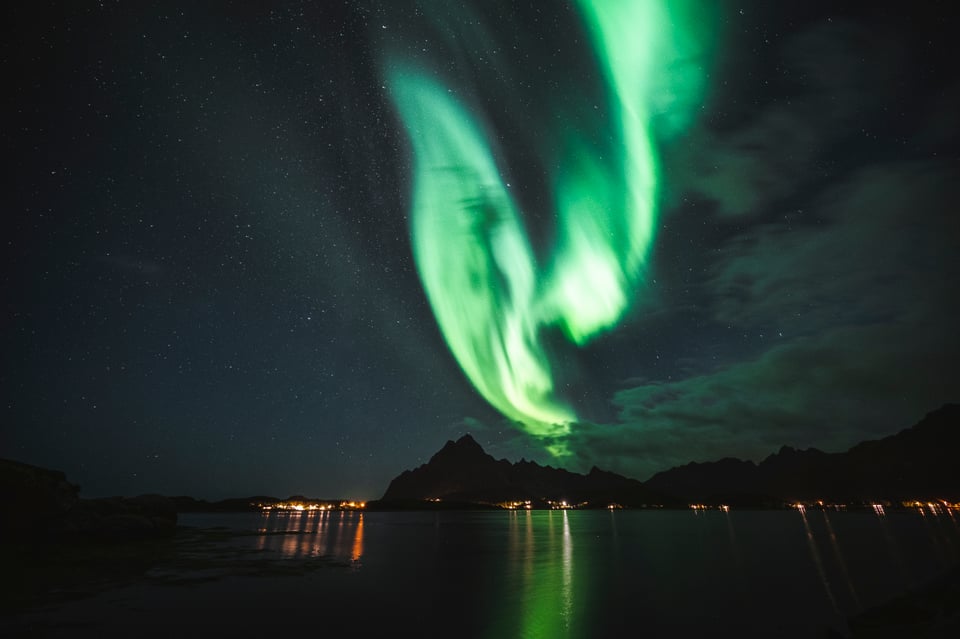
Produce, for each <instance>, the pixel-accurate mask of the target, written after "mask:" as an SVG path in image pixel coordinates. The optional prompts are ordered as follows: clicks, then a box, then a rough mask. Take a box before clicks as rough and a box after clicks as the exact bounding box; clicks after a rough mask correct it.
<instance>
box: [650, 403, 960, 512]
mask: <svg viewBox="0 0 960 639" xmlns="http://www.w3.org/2000/svg"><path fill="white" fill-rule="evenodd" d="M958 450H960V404H946V405H944V406H942V407H941V408H939V409H937V410H935V411H933V412H931V413H929V414H927V416H926V417H924V418H923V419H922V420H921V421H920V422H919V423H917V424H916V425H914V426H911V427H910V428H907V429H904V430H902V431H900V432H899V433H897V434H895V435H891V436H889V437H885V438H883V439H880V440H875V441H865V442H862V443H860V444H857V445H856V446H854V447H853V448H851V449H849V450H847V451H846V452H842V453H825V452H823V451H820V450H817V449H816V448H809V449H807V450H796V449H794V448H790V447H789V446H784V447H783V448H781V449H780V450H779V451H778V452H777V453H774V454H773V455H770V456H769V457H767V458H766V459H764V460H763V461H761V462H760V463H759V464H755V463H753V462H751V461H741V460H739V459H730V458H728V459H722V460H720V461H716V462H707V463H696V462H693V463H690V464H686V465H684V466H678V467H675V468H671V469H670V470H667V471H664V472H661V473H657V474H656V475H654V476H653V477H651V478H650V479H649V480H648V481H647V482H646V483H645V485H646V486H647V488H650V489H653V490H656V491H661V492H664V493H668V494H672V495H678V496H682V497H684V498H685V499H687V500H691V501H705V502H717V501H721V502H724V503H736V502H737V501H741V502H750V503H753V504H755V505H770V504H772V503H773V502H775V501H777V500H787V501H790V500H819V499H822V500H830V501H845V502H846V501H870V500H880V501H882V500H894V501H900V500H908V499H930V498H943V499H951V500H956V499H957V498H960V464H958V460H957V451H958Z"/></svg>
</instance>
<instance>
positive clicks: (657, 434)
mask: <svg viewBox="0 0 960 639" xmlns="http://www.w3.org/2000/svg"><path fill="white" fill-rule="evenodd" d="M939 337H940V336H938V335H934V334H932V333H929V332H925V331H924V330H923V326H922V325H916V324H914V325H911V324H907V323H894V324H879V325H872V326H867V327H849V328H844V329H837V330H834V331H831V332H829V333H827V334H825V335H822V336H817V337H808V338H800V339H798V340H795V341H793V342H791V343H788V344H784V345H782V346H777V347H775V348H772V349H770V350H769V351H767V352H765V353H763V354H762V355H761V356H759V357H757V358H756V359H753V360H750V361H745V362H739V363H735V364H731V365H729V366H726V367H724V368H722V369H721V370H718V371H716V372H713V373H709V374H704V375H700V376H695V377H690V378H687V379H683V380H679V381H676V382H666V383H653V384H646V385H643V386H637V387H634V388H629V389H625V390H622V391H620V392H618V393H616V395H615V396H614V398H613V402H614V404H615V405H616V407H617V409H618V411H619V414H618V420H617V422H616V423H614V424H578V425H576V427H575V428H574V430H573V433H572V434H571V436H570V440H569V441H570V447H571V449H573V450H575V451H576V454H577V457H578V459H579V461H580V462H581V465H589V464H597V465H599V466H601V467H605V468H611V469H614V470H617V471H619V472H622V473H624V474H627V475H632V476H635V477H638V478H641V479H645V478H646V477H648V476H649V475H650V474H652V473H654V472H656V471H658V470H663V469H665V468H669V467H671V466H674V465H677V464H682V463H686V462H688V461H692V460H693V461H710V460H715V459H719V458H722V457H726V456H736V457H740V458H746V459H754V460H759V459H762V458H763V457H765V456H767V455H769V454H770V453H772V452H774V451H776V450H777V449H779V448H780V446H782V445H792V446H795V447H799V448H806V447H809V446H815V447H818V448H821V449H824V450H828V451H839V450H845V449H846V448H847V447H849V446H850V445H852V444H855V443H857V442H859V441H862V440H864V439H875V438H878V437H883V436H886V435H888V434H890V433H892V432H895V431H896V430H899V429H901V428H905V427H907V426H909V425H911V424H913V423H914V422H916V421H917V420H918V419H919V418H920V417H922V416H923V414H924V413H925V412H927V411H928V410H930V409H932V408H935V407H937V406H938V405H939V404H940V403H942V402H944V401H945V398H950V397H953V398H955V397H957V395H958V391H960V384H958V382H957V379H956V375H955V374H954V370H955V362H956V356H957V352H956V348H954V349H952V350H951V349H948V348H944V344H943V343H942V342H941V340H940V339H939Z"/></svg>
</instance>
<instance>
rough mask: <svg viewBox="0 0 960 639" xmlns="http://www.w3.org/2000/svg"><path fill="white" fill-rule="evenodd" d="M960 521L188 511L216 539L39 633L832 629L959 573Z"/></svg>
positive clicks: (801, 515) (917, 515)
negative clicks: (951, 572)
mask: <svg viewBox="0 0 960 639" xmlns="http://www.w3.org/2000/svg"><path fill="white" fill-rule="evenodd" d="M956 516H957V515H956V514H953V513H950V512H949V511H940V512H939V513H934V512H931V511H929V510H925V511H919V510H910V511H894V512H888V513H887V514H886V515H882V516H881V515H879V514H877V513H874V512H872V511H849V512H837V511H820V510H807V511H806V512H799V511H793V510H788V511H736V510H734V511H731V512H722V511H719V510H712V511H705V512H696V511H680V510H649V511H572V510H571V511H532V512H531V511H509V512H438V513H430V512H402V513H400V512H394V513H387V512H369V513H360V512H336V511H335V512H302V513H289V512H273V513H270V514H257V513H245V514H216V515H185V516H183V517H182V518H181V523H182V524H183V525H185V526H193V527H196V528H195V529H194V530H195V531H198V532H200V533H204V532H207V533H209V532H211V531H212V532H213V533H215V534H213V536H207V537H201V538H200V541H196V539H194V541H189V540H187V541H185V542H184V543H183V544H181V546H180V550H179V551H178V552H179V556H174V557H172V558H170V559H168V560H166V563H164V562H161V563H160V564H159V565H157V566H156V567H155V568H154V569H152V570H151V572H149V573H148V574H147V575H146V576H145V577H144V578H143V579H141V580H140V581H137V582H135V583H132V584H128V585H125V586H123V587H120V588H115V589H112V590H109V591H106V592H102V593H100V594H98V595H96V596H94V597H92V598H89V599H86V600H81V601H76V602H71V603H68V604H65V605H62V606H61V607H59V608H58V609H57V610H55V611H47V612H46V613H45V617H44V619H43V622H42V624H41V625H42V627H43V629H44V630H45V631H46V634H49V635H58V634H60V635H63V636H66V635H70V636H77V635H78V634H80V635H82V634H84V633H89V635H90V636H94V635H96V636H104V635H111V636H112V635H119V634H124V633H126V632H129V631H131V628H132V627H135V626H140V628H141V630H144V631H145V632H146V633H147V634H149V633H150V632H153V633H156V635H157V636H163V635H169V634H171V633H179V632H183V631H184V627H186V628H187V629H189V630H190V631H191V633H196V632H212V633H215V634H233V635H235V636H249V635H253V634H258V633H261V632H266V633H268V634H269V633H271V632H275V631H277V630H279V629H289V630H297V629H303V630H309V629H311V628H312V629H315V630H318V631H319V630H322V629H327V630H329V629H332V628H340V629H343V630H345V631H349V632H350V633H351V635H352V636H385V635H386V634H397V633H399V634H404V632H401V631H411V632H415V633H416V634H417V635H419V636H438V637H440V636H442V637H454V636H456V637H491V638H492V637H498V638H499V637H619V636H634V635H643V636H646V637H685V636H739V637H770V636H777V637H822V636H824V635H825V632H826V630H827V629H828V628H833V629H835V630H838V631H840V632H841V633H843V632H845V630H846V623H845V619H846V617H847V616H848V615H851V614H855V613H857V612H859V611H861V610H864V609H865V608H868V607H871V606H874V605H877V604H879V603H882V602H884V601H886V600H888V599H890V598H891V597H894V596H897V595H900V594H903V593H904V592H906V591H908V590H910V589H914V588H917V587H919V586H921V585H922V584H923V583H924V582H926V581H928V580H929V579H931V578H933V577H935V576H936V575H937V574H939V573H940V572H942V571H943V570H945V569H947V568H949V567H951V566H954V565H956V564H957V562H958V560H960V528H958V523H960V522H957V520H956ZM188 530H189V529H188ZM185 555H189V556H190V560H189V561H184V556H185ZM34 621H35V622H36V620H34ZM185 624H186V626H185ZM34 627H36V626H34ZM138 634H143V633H142V632H140V633H138Z"/></svg>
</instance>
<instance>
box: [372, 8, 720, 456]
mask: <svg viewBox="0 0 960 639" xmlns="http://www.w3.org/2000/svg"><path fill="white" fill-rule="evenodd" d="M579 9H580V11H581V13H582V14H583V17H584V20H585V21H586V23H587V24H588V26H589V31H590V33H591V35H592V39H593V41H594V47H595V51H596V54H597V57H598V58H599V59H600V60H601V61H602V67H603V70H604V74H605V76H606V77H607V79H608V83H609V86H608V89H609V93H610V103H611V104H610V105H608V109H609V110H610V111H611V113H610V114H609V116H610V120H611V121H612V122H614V123H615V124H613V125H612V126H601V127H594V128H593V129H594V130H595V131H600V132H604V133H607V134H609V135H610V136H611V137H612V138H613V140H614V141H613V142H612V143H611V144H610V145H609V147H610V148H609V149H608V152H609V155H608V156H606V157H605V156H604V154H603V153H601V152H599V151H598V148H599V146H600V145H599V144H597V140H595V139H591V138H590V136H589V135H588V133H587V132H586V131H581V130H579V129H578V128H577V126H576V124H575V123H570V122H568V121H567V120H565V119H560V120H559V122H558V124H557V130H556V132H555V135H556V136H557V137H558V138H560V139H561V140H562V142H561V144H560V145H559V148H560V149H561V151H562V155H561V156H560V157H557V158H550V159H549V160H548V161H549V162H551V163H552V165H553V166H554V167H555V169H554V170H553V172H552V174H551V175H550V177H549V182H550V183H551V185H552V186H553V190H554V193H553V198H552V201H553V202H554V203H555V206H556V209H557V210H556V228H557V231H556V239H555V240H554V242H555V248H554V249H553V250H552V251H550V253H549V256H548V259H547V260H546V264H538V263H537V260H536V259H535V257H534V255H533V251H532V249H531V247H530V242H529V240H528V237H527V234H526V231H525V229H524V224H523V217H522V215H521V213H520V211H519V210H518V206H517V204H516V202H515V201H514V200H513V198H512V197H511V194H510V191H509V188H508V186H507V184H506V182H505V180H504V178H503V177H502V175H501V171H500V169H498V167H497V162H496V160H495V159H494V157H493V155H492V151H491V145H490V142H489V141H488V140H487V139H486V136H485V134H484V132H483V130H482V127H481V126H480V124H479V122H478V120H477V118H475V117H472V116H471V114H470V113H469V111H468V109H467V107H465V106H464V105H462V104H460V103H459V102H458V101H457V98H456V97H455V96H454V95H452V92H451V91H450V89H448V88H447V87H445V86H443V85H441V84H439V83H437V82H435V81H434V80H432V79H431V78H430V76H429V74H428V73H427V71H426V70H420V69H416V68H408V67H406V66H404V65H402V64H401V63H397V62H395V61H393V60H388V62H387V67H388V71H387V75H388V84H389V86H390V88H391V91H392V95H393V98H394V100H395V102H396V104H397V107H398V109H399V112H400V115H401V118H402V119H403V122H404V125H405V127H406V129H407V132H408V134H409V136H410V138H411V140H412V146H413V151H414V156H415V169H414V171H415V178H414V187H413V189H414V194H413V214H412V216H413V222H412V236H413V245H414V254H415V256H416V260H417V266H418V269H419V272H420V276H421V279H422V280H423V284H424V288H425V290H426V293H427V296H428V297H429V299H430V302H431V305H432V307H433V310H434V313H435V314H436V317H437V321H438V323H439V324H440V328H441V330H442V332H443V335H444V337H445V338H446V341H447V344H448V345H449V347H450V350H451V351H452V352H453V354H454V355H455V356H456V358H457V361H458V362H459V363H460V366H461V367H462V368H463V370H464V372H465V373H466V375H467V377H468V378H469V379H470V381H471V382H472V383H473V385H474V386H475V387H476V389H477V390H478V391H479V392H480V394H481V395H483V397H484V398H486V399H487V400H488V401H489V402H490V403H491V404H492V405H493V406H495V407H496V408H497V409H498V410H499V411H500V412H501V413H503V415H505V416H506V417H508V418H509V419H511V420H513V421H514V422H516V423H517V424H518V425H519V426H520V427H522V428H524V429H525V430H526V431H527V432H529V433H531V434H532V435H534V436H537V437H549V438H550V439H551V440H552V441H553V443H552V444H551V446H550V450H551V452H553V453H554V454H563V453H567V452H568V451H567V450H566V446H565V444H564V442H563V436H564V435H566V434H568V432H569V424H570V423H571V422H573V421H575V420H576V413H575V412H574V410H573V409H572V408H571V407H569V406H568V405H566V403H565V402H564V401H563V400H562V399H561V398H560V397H558V394H557V392H556V389H555V382H554V379H553V376H552V366H551V363H550V359H549V356H548V353H547V349H546V348H545V347H544V346H543V345H542V344H541V343H540V340H541V337H540V334H541V331H542V330H543V329H544V328H545V327H560V328H561V329H562V330H563V332H564V334H565V335H566V336H567V338H568V339H569V340H570V341H572V342H574V343H575V344H578V345H582V344H584V343H586V342H588V341H589V340H590V339H591V338H592V337H594V336H595V335H596V334H598V333H600V332H602V331H605V330H609V329H611V328H613V327H614V326H616V324H617V322H618V321H619V320H620V318H621V316H622V315H623V313H624V311H625V310H626V309H627V308H628V307H629V305H630V303H631V300H632V298H633V297H634V295H635V294H636V287H635V284H636V281H637V279H638V277H640V275H641V274H642V271H643V267H644V264H645V262H646V259H647V255H648V253H649V250H650V245H651V243H652V241H653V239H654V230H655V228H656V207H657V197H658V193H657V172H658V160H657V151H656V149H655V147H656V143H657V140H656V139H655V138H656V134H657V133H661V132H660V131H659V130H657V125H658V124H662V127H661V128H662V129H664V130H665V131H664V132H662V133H661V136H660V137H661V138H665V137H667V134H668V133H675V132H676V129H682V128H684V127H685V126H686V125H687V124H688V123H689V121H690V120H691V118H692V116H691V114H690V112H691V111H692V110H693V108H694V107H695V106H696V104H697V103H698V100H697V98H698V97H699V95H700V93H701V87H702V86H703V84H704V80H703V77H702V76H703V74H704V69H703V66H704V64H705V60H706V51H705V48H706V43H704V42H701V41H700V39H698V36H699V35H701V34H702V32H703V31H705V30H706V28H705V27H703V26H702V25H701V26H700V27H699V28H697V26H696V25H695V18H702V16H703V15H704V14H706V13H707V7H706V6H704V5H700V4H698V3H692V2H683V3H679V2H674V3H668V2H659V1H656V2H655V1H650V2H630V1H626V0H623V1H614V2H589V1H587V0H584V1H582V2H580V3H579ZM627 25H630V26H629V28H625V27H626V26H627ZM505 89H506V90H509V88H508V87H505ZM678 96H680V97H678ZM544 110H547V111H548V110H549V105H548V106H547V107H546V108H545V109H544ZM605 115H606V114H605ZM597 117H598V118H599V117H601V116H600V115H599V114H598V116H597Z"/></svg>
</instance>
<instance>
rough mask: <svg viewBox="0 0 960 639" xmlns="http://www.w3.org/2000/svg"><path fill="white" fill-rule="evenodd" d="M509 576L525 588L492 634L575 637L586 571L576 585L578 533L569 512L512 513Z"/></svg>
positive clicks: (497, 621) (515, 586) (517, 588)
mask: <svg viewBox="0 0 960 639" xmlns="http://www.w3.org/2000/svg"><path fill="white" fill-rule="evenodd" d="M507 553H508V557H509V561H508V562H507V564H508V575H507V580H508V582H509V583H510V584H511V585H512V586H513V590H514V591H515V592H518V593H519V596H518V597H517V599H516V600H515V601H512V602H509V603H508V605H507V606H505V607H503V608H502V609H501V610H500V611H499V613H498V617H497V618H496V619H495V621H494V623H493V624H492V626H491V628H490V633H489V634H488V636H489V637H491V638H492V637H573V636H578V633H577V632H576V630H575V627H574V626H575V625H576V624H575V617H576V611H577V609H578V608H579V604H580V602H581V601H580V600H581V599H582V597H580V596H579V595H580V594H581V593H582V592H583V591H584V590H585V588H584V586H585V582H584V577H585V574H584V575H580V574H578V575H577V579H578V581H577V584H576V585H577V587H576V588H575V587H574V573H575V567H574V561H573V536H572V535H571V532H570V515H568V513H567V511H565V510H564V511H559V512H553V511H546V512H542V511H541V512H530V511H520V512H514V513H511V515H510V523H509V526H508V541H507Z"/></svg>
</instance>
